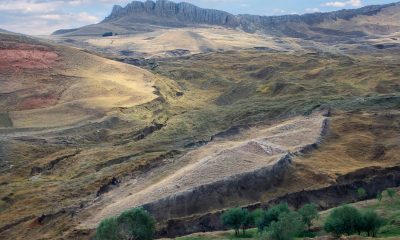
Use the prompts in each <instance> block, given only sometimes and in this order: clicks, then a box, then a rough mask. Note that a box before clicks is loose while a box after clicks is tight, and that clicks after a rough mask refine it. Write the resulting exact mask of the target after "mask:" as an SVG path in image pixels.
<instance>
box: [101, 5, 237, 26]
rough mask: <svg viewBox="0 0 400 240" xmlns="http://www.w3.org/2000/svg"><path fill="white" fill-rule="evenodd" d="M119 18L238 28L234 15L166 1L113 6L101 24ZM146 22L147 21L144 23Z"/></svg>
mask: <svg viewBox="0 0 400 240" xmlns="http://www.w3.org/2000/svg"><path fill="white" fill-rule="evenodd" d="M121 18H129V19H131V20H132V19H135V20H140V21H141V22H143V21H144V22H151V23H153V22H161V23H163V22H164V21H165V20H166V19H168V20H169V21H167V23H170V22H179V23H181V24H190V23H193V24H210V25H223V26H230V27H235V26H238V22H237V19H236V17H235V16H234V15H232V14H230V13H227V12H224V11H220V10H214V9H204V8H200V7H197V6H195V5H193V4H190V3H186V2H180V3H175V2H172V1H168V0H157V1H155V2H154V1H152V0H147V1H145V2H142V1H133V2H131V3H129V4H128V5H126V6H125V7H121V6H118V5H116V6H114V8H113V10H112V12H111V14H110V15H109V16H108V17H106V18H105V19H104V21H103V22H112V21H117V20H119V19H121ZM146 20H147V21H146Z"/></svg>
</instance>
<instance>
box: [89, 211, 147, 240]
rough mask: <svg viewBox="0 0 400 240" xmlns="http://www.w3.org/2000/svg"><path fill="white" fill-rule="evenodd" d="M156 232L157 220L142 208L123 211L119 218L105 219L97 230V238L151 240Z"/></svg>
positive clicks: (104, 239)
mask: <svg viewBox="0 0 400 240" xmlns="http://www.w3.org/2000/svg"><path fill="white" fill-rule="evenodd" d="M154 232H155V221H154V219H153V218H152V217H151V215H150V214H149V213H148V212H147V211H145V210H144V209H142V208H135V209H132V210H129V211H126V212H123V213H122V214H121V215H119V216H118V217H117V218H109V219H105V220H103V221H102V222H101V223H100V225H99V226H98V227H97V230H96V240H125V239H126V240H128V239H137V240H150V239H153V236H154Z"/></svg>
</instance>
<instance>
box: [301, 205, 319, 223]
mask: <svg viewBox="0 0 400 240" xmlns="http://www.w3.org/2000/svg"><path fill="white" fill-rule="evenodd" d="M298 212H299V214H300V215H301V216H302V218H303V222H304V223H305V224H306V225H307V227H308V229H310V227H311V224H312V221H313V220H314V219H316V218H318V209H317V206H316V205H315V204H312V203H309V204H306V205H304V206H303V207H301V208H300V209H299V210H298Z"/></svg>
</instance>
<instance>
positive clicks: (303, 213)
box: [96, 188, 396, 240]
mask: <svg viewBox="0 0 400 240" xmlns="http://www.w3.org/2000/svg"><path fill="white" fill-rule="evenodd" d="M385 192H386V195H387V196H388V197H389V198H390V199H394V197H395V195H396V191H395V190H394V189H387V190H386V191H385ZM357 194H358V197H359V198H365V197H366V195H367V192H366V191H365V190H364V189H362V188H360V189H358V190H357ZM377 199H378V200H379V201H381V200H382V193H378V195H377ZM318 216H319V214H318V209H317V206H316V205H314V204H306V205H304V206H303V207H301V208H300V209H298V210H297V211H293V210H291V209H290V208H289V206H288V205H287V204H279V205H276V206H273V207H271V208H269V209H267V210H263V209H257V210H254V211H252V212H250V211H248V210H247V209H242V208H232V209H229V210H227V211H225V212H224V213H223V214H222V216H221V221H222V223H223V224H224V225H226V226H229V227H230V228H232V229H234V230H235V235H236V236H238V235H240V229H242V234H243V235H245V234H246V229H248V228H252V227H257V228H258V232H259V233H260V235H261V236H266V237H267V238H268V239H271V240H291V239H293V238H294V237H296V236H299V235H300V234H302V233H307V231H308V232H309V231H310V227H311V226H312V222H313V220H314V219H316V218H318ZM383 224H384V219H382V218H381V217H379V216H378V214H376V213H375V212H374V211H371V210H369V211H365V212H360V211H359V210H357V209H356V208H354V207H351V206H342V207H339V208H336V209H334V210H332V211H331V213H330V214H329V216H328V218H327V219H326V221H325V223H324V230H325V231H326V232H328V233H332V234H334V235H335V236H340V235H343V234H347V235H351V234H354V233H358V234H361V233H362V232H365V233H366V234H367V235H368V236H373V237H375V236H376V235H377V232H378V230H379V228H380V227H381V226H382V225H383ZM154 233H155V220H154V218H153V217H152V216H151V215H150V214H149V213H148V212H147V211H145V210H144V209H142V208H135V209H132V210H129V211H126V212H123V213H122V214H120V215H119V216H117V217H113V218H108V219H104V220H103V221H102V222H101V223H100V224H99V226H98V227H97V230H96V240H131V239H138V240H150V239H153V237H154Z"/></svg>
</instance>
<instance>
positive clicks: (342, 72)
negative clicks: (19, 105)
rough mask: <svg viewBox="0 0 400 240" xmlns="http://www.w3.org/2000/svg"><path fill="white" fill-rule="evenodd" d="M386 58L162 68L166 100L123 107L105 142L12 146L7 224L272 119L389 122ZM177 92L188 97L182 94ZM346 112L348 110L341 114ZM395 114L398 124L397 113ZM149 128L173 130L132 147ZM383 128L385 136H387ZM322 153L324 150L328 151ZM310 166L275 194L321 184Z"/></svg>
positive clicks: (59, 225) (302, 58)
mask: <svg viewBox="0 0 400 240" xmlns="http://www.w3.org/2000/svg"><path fill="white" fill-rule="evenodd" d="M379 57H380V59H379V60H378V59H377V58H373V57H368V56H356V57H353V58H350V57H347V56H334V55H323V54H319V55H311V54H306V55H290V54H282V53H279V54H278V53H265V52H256V51H241V52H225V53H213V54H202V55H196V56H192V57H189V58H178V59H172V60H166V61H162V62H160V63H159V64H160V66H159V67H158V68H157V69H155V71H154V73H156V74H158V76H159V78H160V81H159V82H158V83H157V86H158V88H159V89H160V94H161V95H162V96H163V98H164V99H165V101H163V102H162V103H159V102H153V103H148V104H144V105H141V106H135V107H130V108H126V109H122V110H121V113H120V114H121V116H122V117H126V118H127V119H130V121H129V122H128V123H126V124H118V125H116V126H113V127H111V128H105V131H104V132H102V134H103V135H101V134H99V133H98V132H97V130H98V129H99V128H96V127H93V129H92V128H89V130H84V131H80V132H79V134H76V135H74V134H75V133H73V134H70V136H71V137H65V138H64V137H63V136H61V137H60V139H61V140H64V139H66V140H68V141H72V144H70V145H63V144H52V143H51V142H50V143H46V144H43V143H41V142H28V141H12V142H10V143H9V144H7V147H8V149H9V153H11V154H9V157H10V161H11V162H12V164H13V165H14V168H13V169H11V170H7V171H6V172H5V173H2V175H1V177H0V182H1V184H0V190H1V191H0V192H1V193H2V195H1V198H3V199H6V200H7V201H4V200H2V201H3V202H2V205H3V206H5V207H2V210H1V211H0V219H1V221H2V222H13V221H15V220H17V219H20V218H22V217H25V216H32V215H33V216H40V215H41V214H42V213H54V212H59V211H60V210H61V209H66V208H79V205H80V204H81V203H83V204H87V203H89V202H90V201H91V200H93V199H94V198H95V194H96V192H97V190H98V189H99V187H100V186H101V185H102V184H104V183H105V182H106V181H108V180H109V179H110V178H111V177H112V176H117V177H124V176H127V177H129V178H134V177H137V176H140V174H141V172H143V171H144V170H149V169H151V166H152V164H157V163H158V161H159V160H157V159H159V158H157V157H158V156H160V155H161V154H165V153H167V152H168V151H171V150H173V149H177V150H180V151H187V149H186V148H184V146H185V145H187V144H189V143H192V142H197V141H201V140H209V139H210V137H211V136H212V135H214V134H216V133H218V132H220V131H223V130H226V129H228V128H229V127H231V126H234V125H239V124H253V123H257V122H269V121H274V120H276V119H280V118H285V117H286V116H290V115H296V114H307V113H309V112H310V111H312V110H313V109H314V108H316V107H318V106H331V107H333V108H334V109H335V111H336V112H335V114H337V115H336V117H337V118H338V119H339V120H340V121H341V122H339V123H340V124H338V125H337V126H338V131H337V134H339V135H340V134H344V133H345V132H346V129H342V128H340V127H339V126H340V125H342V124H345V122H346V117H345V116H346V114H348V115H349V116H350V117H352V116H353V117H354V118H355V120H354V121H355V122H357V121H359V119H360V118H361V116H363V112H357V111H359V110H362V111H366V112H368V113H367V115H368V116H374V114H375V113H378V114H382V115H385V114H386V113H387V112H389V111H393V110H394V109H396V108H398V107H399V104H400V99H399V95H398V94H399V93H398V90H396V87H395V86H396V84H397V83H398V76H399V75H400V68H399V66H400V65H399V63H398V62H399V61H398V56H397V55H395V54H389V53H388V54H386V55H382V56H379ZM393 86H394V87H393ZM177 91H182V92H184V95H183V96H182V97H177V96H176V92H177ZM389 97H391V98H389ZM343 112H347V113H346V114H344V115H342V114H343ZM393 117H394V119H399V117H398V115H397V114H394V115H393ZM341 118H343V119H341ZM151 122H158V123H166V126H165V127H164V128H162V129H161V130H159V131H156V132H154V133H153V134H151V135H148V136H147V137H146V138H144V139H142V140H133V139H134V138H133V137H132V133H134V132H135V131H137V130H139V129H141V128H143V127H144V126H146V125H149V124H150V123H151ZM381 123H382V119H380V118H377V120H376V123H375V125H376V126H380V125H381ZM368 125H369V123H368V121H365V122H364V123H362V126H363V127H365V128H368ZM395 127H396V126H394V128H395ZM78 130H79V129H78ZM384 130H385V129H383V128H382V130H379V131H382V132H381V133H383V131H384ZM360 131H361V132H362V131H363V130H360ZM385 131H386V130H385ZM387 131H392V130H390V129H389V130H387ZM99 135H100V136H99ZM378 135H379V132H378ZM380 138H383V135H382V134H381V135H380ZM332 139H334V136H333V138H332ZM377 141H380V139H378V140H377ZM396 144H397V145H396ZM335 146H336V145H335V144H333V145H331V149H332V150H331V151H332V152H333V153H335V152H337V151H336V150H335V149H336V147H335ZM387 147H388V148H390V149H388V150H387V151H388V152H394V151H393V149H396V147H398V143H396V142H394V143H392V142H389V143H388V144H387ZM77 149H81V150H82V151H81V153H80V154H78V155H77V156H75V157H71V158H70V159H68V160H67V161H63V162H60V163H59V164H58V165H57V166H56V167H55V168H54V169H52V170H50V171H46V172H44V173H43V174H41V175H40V176H39V177H38V178H34V180H32V179H31V177H32V176H31V175H30V170H31V168H32V167H34V166H43V165H45V164H47V163H49V162H50V161H51V160H54V159H55V158H57V156H60V155H62V154H67V153H68V154H69V153H73V152H75V151H76V150H77ZM340 151H341V150H340ZM134 154H137V155H135V156H133V157H132V158H129V159H128V160H125V161H122V162H117V163H114V164H111V165H107V163H108V161H110V160H113V159H115V158H118V157H123V156H127V155H134ZM320 154H324V152H323V151H322V150H321V153H320ZM310 157H312V155H311V156H310ZM355 159H356V160H357V161H359V162H363V164H360V165H359V167H364V166H368V165H382V164H386V163H388V161H390V159H389V160H387V161H386V162H383V163H382V162H379V161H370V160H368V161H367V160H363V159H358V158H357V157H356V158H355ZM348 160H354V157H351V156H350V155H345V156H344V158H343V159H342V161H343V162H346V161H348ZM99 164H106V165H105V166H106V167H103V168H100V169H98V168H97V166H99ZM388 164H389V163H388ZM309 165H311V163H310V164H309ZM309 165H306V167H304V168H298V169H299V171H298V172H297V173H296V174H297V175H296V176H294V177H291V178H290V179H288V180H287V182H285V183H284V184H286V185H283V186H281V189H280V192H277V193H274V194H280V193H283V192H285V191H286V192H288V191H292V190H296V189H298V188H302V187H303V186H302V184H303V183H307V184H314V183H315V182H318V178H317V179H312V180H310V179H308V177H309V175H307V174H304V173H305V172H306V170H307V168H308V166H309ZM321 165H323V162H322V163H321ZM304 169H305V170H304ZM352 170H354V168H351V169H345V168H344V169H343V171H341V172H340V173H344V172H348V171H352ZM331 174H332V175H333V176H334V175H335V174H336V173H335V172H333V173H331ZM296 178H299V179H296ZM296 180H299V181H296ZM300 180H301V181H300ZM308 181H309V182H308ZM324 183H326V182H324ZM37 192H41V194H40V195H38V194H37ZM267 197H268V196H266V198H267ZM8 199H11V201H8ZM83 217H84V216H83ZM78 222H79V219H77V218H72V220H71V218H70V215H68V214H64V215H63V214H61V215H60V217H58V218H56V219H55V220H53V221H50V222H49V223H47V224H45V225H44V226H40V227H37V228H33V229H31V228H28V226H29V224H30V223H29V222H27V223H26V224H23V225H22V224H21V225H18V227H15V228H11V229H10V231H8V232H7V233H5V234H6V235H5V236H7V237H15V236H28V235H29V236H31V237H32V238H39V237H40V236H43V234H45V233H46V235H47V236H49V238H51V237H54V236H60V235H62V234H63V231H66V230H68V229H70V228H71V227H72V226H74V225H76V224H77V223H78ZM18 229H19V230H18ZM21 229H22V230H21ZM17 230H18V231H17Z"/></svg>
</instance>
